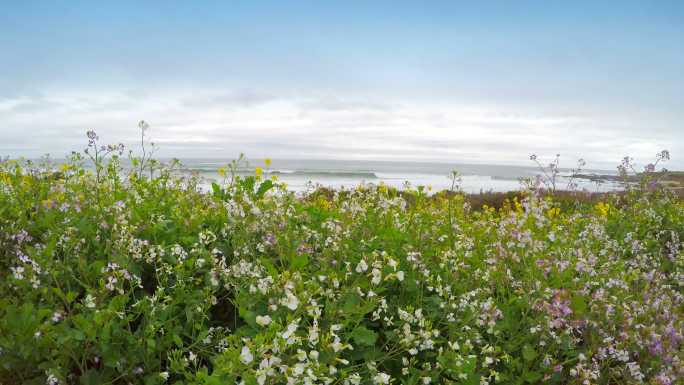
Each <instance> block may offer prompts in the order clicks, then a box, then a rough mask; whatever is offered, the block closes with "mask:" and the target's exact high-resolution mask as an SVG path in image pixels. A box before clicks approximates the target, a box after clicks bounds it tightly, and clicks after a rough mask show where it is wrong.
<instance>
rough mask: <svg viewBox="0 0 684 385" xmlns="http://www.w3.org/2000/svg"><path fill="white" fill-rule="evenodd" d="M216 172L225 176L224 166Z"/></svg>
mask: <svg viewBox="0 0 684 385" xmlns="http://www.w3.org/2000/svg"><path fill="white" fill-rule="evenodd" d="M218 173H219V175H221V176H222V177H224V178H225V177H226V168H225V167H221V168H219V169H218Z"/></svg>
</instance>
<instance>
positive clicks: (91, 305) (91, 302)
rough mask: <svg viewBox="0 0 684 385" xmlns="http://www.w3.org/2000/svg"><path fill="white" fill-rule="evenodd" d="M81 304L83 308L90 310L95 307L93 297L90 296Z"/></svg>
mask: <svg viewBox="0 0 684 385" xmlns="http://www.w3.org/2000/svg"><path fill="white" fill-rule="evenodd" d="M83 304H84V305H85V307H87V308H89V309H92V308H94V307H95V297H93V296H92V295H91V294H88V295H86V297H85V299H84V300H83Z"/></svg>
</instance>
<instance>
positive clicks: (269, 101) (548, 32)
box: [0, 0, 684, 169]
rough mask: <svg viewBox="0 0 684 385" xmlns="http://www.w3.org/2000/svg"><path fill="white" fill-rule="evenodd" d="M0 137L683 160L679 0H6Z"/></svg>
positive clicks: (37, 142)
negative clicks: (142, 138) (89, 134)
mask: <svg viewBox="0 0 684 385" xmlns="http://www.w3.org/2000/svg"><path fill="white" fill-rule="evenodd" d="M477 3H483V4H477ZM2 8H3V11H2V12H1V13H0V74H2V76H0V155H8V156H11V157H19V156H26V157H37V156H40V155H43V154H46V153H49V154H51V155H52V156H54V157H60V156H63V155H65V154H68V153H69V152H70V151H72V150H82V149H83V147H84V145H85V144H86V142H87V140H86V138H85V132H86V131H87V130H89V129H93V130H95V131H96V132H97V133H98V134H99V136H100V138H101V140H102V142H104V143H118V142H123V143H125V144H127V145H129V146H131V147H132V148H135V146H136V140H137V138H138V128H137V122H138V121H139V120H141V119H144V120H146V121H147V122H148V123H149V124H150V127H151V129H150V131H149V134H150V138H151V140H152V141H154V142H155V143H156V144H157V145H158V147H159V152H158V155H159V156H167V157H172V156H173V157H180V158H190V157H203V158H208V157H212V158H214V157H215V158H234V157H235V156H237V154H239V153H240V152H244V153H245V154H246V155H247V156H248V157H252V158H259V157H272V158H303V159H368V160H373V159H377V160H395V159H396V160H403V161H438V162H454V163H496V164H523V165H524V164H529V155H530V154H532V153H536V154H539V155H540V156H541V157H547V158H551V157H553V156H554V155H555V154H556V153H560V154H561V160H562V164H564V165H567V166H572V165H573V164H574V162H575V160H576V159H578V158H584V159H586V160H587V161H588V166H591V167H597V168H598V167H604V168H605V167H610V168H613V167H614V166H615V165H617V164H618V163H619V161H620V159H621V158H622V157H624V156H626V155H629V156H632V157H634V158H635V159H636V160H637V161H640V162H643V163H645V162H648V161H650V160H652V159H653V158H654V156H655V154H656V153H657V152H659V151H660V150H662V149H668V150H670V152H671V154H672V159H671V161H670V162H669V164H668V165H667V166H668V167H669V168H672V169H684V71H683V69H684V2H682V1H640V2H636V1H629V0H623V1H601V2H596V1H581V0H578V1H572V2H564V1H487V2H465V1H464V2H460V1H420V2H419V1H413V2H404V1H397V0H395V1H344V2H342V1H335V2H332V1H310V2H304V1H245V2H229V1H220V2H219V1H217V2H210V1H195V2H176V1H145V2H140V1H117V2H92V1H49V2H48V1H45V2H38V1H29V0H26V1H11V2H10V1H7V2H5V3H4V4H2Z"/></svg>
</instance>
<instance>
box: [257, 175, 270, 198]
mask: <svg viewBox="0 0 684 385" xmlns="http://www.w3.org/2000/svg"><path fill="white" fill-rule="evenodd" d="M271 188H273V182H271V180H270V179H266V180H265V181H263V182H261V184H260V185H259V189H258V190H257V193H256V195H257V197H258V198H262V197H263V196H264V194H266V192H267V191H268V190H270V189H271Z"/></svg>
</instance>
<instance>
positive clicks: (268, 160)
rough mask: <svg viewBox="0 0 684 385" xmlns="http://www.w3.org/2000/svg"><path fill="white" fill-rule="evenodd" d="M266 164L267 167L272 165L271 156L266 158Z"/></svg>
mask: <svg viewBox="0 0 684 385" xmlns="http://www.w3.org/2000/svg"><path fill="white" fill-rule="evenodd" d="M264 164H265V165H266V167H271V158H266V159H264Z"/></svg>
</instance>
